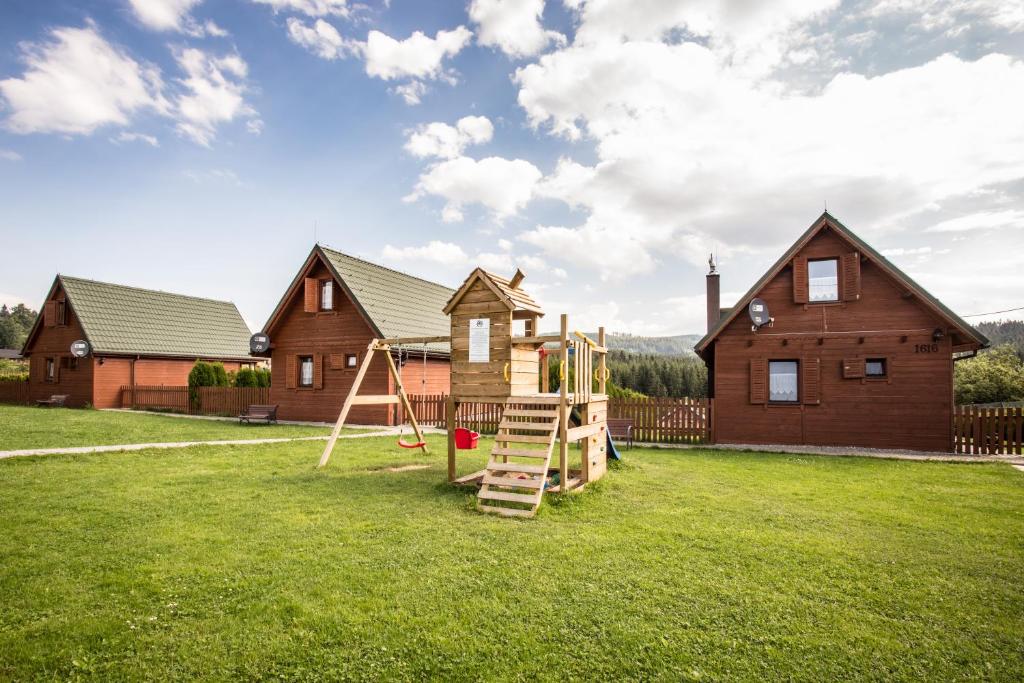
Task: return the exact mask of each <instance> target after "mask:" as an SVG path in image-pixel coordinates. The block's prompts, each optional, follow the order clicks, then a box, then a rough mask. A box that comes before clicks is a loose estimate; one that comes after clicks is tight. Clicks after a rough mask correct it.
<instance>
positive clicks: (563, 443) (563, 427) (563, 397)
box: [558, 313, 569, 493]
mask: <svg viewBox="0 0 1024 683" xmlns="http://www.w3.org/2000/svg"><path fill="white" fill-rule="evenodd" d="M561 322H562V324H561V334H560V336H561V341H560V342H559V343H560V345H561V348H560V349H559V354H558V357H559V359H560V361H561V364H560V365H559V366H558V367H559V368H564V369H565V376H564V377H562V378H561V379H560V381H559V382H558V395H559V401H558V479H559V481H558V490H559V491H560V492H562V493H565V492H566V490H567V489H568V484H569V441H568V439H569V435H568V431H569V386H568V385H569V316H568V315H566V314H565V313H563V314H562V317H561Z"/></svg>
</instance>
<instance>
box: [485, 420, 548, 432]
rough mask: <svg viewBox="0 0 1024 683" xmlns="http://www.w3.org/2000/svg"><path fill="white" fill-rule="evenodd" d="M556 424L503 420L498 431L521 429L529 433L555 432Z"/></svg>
mask: <svg viewBox="0 0 1024 683" xmlns="http://www.w3.org/2000/svg"><path fill="white" fill-rule="evenodd" d="M555 426H556V423H554V422H515V421H513V420H502V421H501V422H500V423H499V424H498V429H520V430H523V431H527V432H553V431H554V430H555Z"/></svg>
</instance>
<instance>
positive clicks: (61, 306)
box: [54, 301, 67, 325]
mask: <svg viewBox="0 0 1024 683" xmlns="http://www.w3.org/2000/svg"><path fill="white" fill-rule="evenodd" d="M66 309H67V304H66V302H64V301H58V302H57V307H56V310H55V314H54V315H55V317H56V323H55V324H57V325H67V316H66V314H65V310H66Z"/></svg>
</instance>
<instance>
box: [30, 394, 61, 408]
mask: <svg viewBox="0 0 1024 683" xmlns="http://www.w3.org/2000/svg"><path fill="white" fill-rule="evenodd" d="M67 400H68V394H53V395H52V396H50V398H41V399H38V400H37V401H36V405H37V406H41V407H43V408H63V407H64V403H65V402H66V401H67Z"/></svg>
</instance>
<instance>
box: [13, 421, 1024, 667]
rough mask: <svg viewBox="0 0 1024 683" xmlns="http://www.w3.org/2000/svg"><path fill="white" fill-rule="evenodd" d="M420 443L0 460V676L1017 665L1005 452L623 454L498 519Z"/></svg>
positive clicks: (1012, 492) (1021, 631)
mask: <svg viewBox="0 0 1024 683" xmlns="http://www.w3.org/2000/svg"><path fill="white" fill-rule="evenodd" d="M429 443H430V446H431V448H432V453H431V454H430V455H428V456H423V455H421V454H419V453H418V452H410V451H402V450H400V449H399V448H397V447H396V446H395V443H394V439H384V438H368V439H358V440H352V441H345V442H341V443H340V444H339V448H338V450H336V451H335V454H334V457H333V459H332V461H331V464H330V466H329V467H328V468H327V469H326V470H325V471H322V472H318V471H316V470H315V464H316V462H317V459H318V457H319V454H320V449H321V444H319V443H309V442H293V443H288V444H274V445H267V446H259V447H223V446H222V447H211V446H199V447H193V448H188V449H182V450H174V451H144V452H139V453H131V454H124V455H116V456H114V455H103V454H97V455H82V456H44V457H33V458H14V459H10V460H6V461H0V482H2V494H0V603H2V606H3V608H2V609H0V679H16V680H23V679H31V678H46V679H54V678H59V679H66V678H91V679H97V680H109V679H151V680H152V679H157V680H164V679H182V680H187V679H193V678H206V679H225V678H241V679H254V678H281V679H286V680H338V679H359V680H414V681H419V680H423V679H424V678H440V679H446V680H450V679H460V680H478V679H482V678H486V679H497V680H530V679H550V680H572V679H576V680H617V679H634V680H639V679H652V678H660V679H667V680H680V679H683V680H686V679H704V680H723V679H747V680H773V679H799V680H808V681H822V680H834V679H851V678H857V679H876V680H878V679H890V680H891V679H903V680H920V679H930V680H936V681H948V680H953V679H989V680H1006V681H1011V680H1021V679H1022V678H1024V590H1022V585H1021V574H1022V570H1024V474H1022V473H1021V472H1017V471H1015V470H1013V469H1012V468H1010V467H1009V466H1006V465H1002V464H978V465H962V464H961V465H957V464H943V463H919V462H898V461H883V460H872V459H858V458H825V457H814V456H791V455H768V454H764V455H755V454H744V453H724V452H714V451H703V452H701V451H668V450H645V449H635V450H632V451H626V452H625V457H626V461H625V462H624V463H623V464H622V465H621V466H618V467H616V468H614V469H613V470H612V471H610V472H609V474H608V476H607V477H606V478H605V479H604V480H602V481H601V482H598V483H597V484H595V485H593V486H591V487H588V489H587V490H585V491H584V492H582V493H580V494H578V495H572V496H568V497H566V498H564V499H558V500H553V499H552V498H551V497H549V498H548V499H547V500H546V501H545V504H544V505H543V506H542V508H541V510H540V513H539V515H538V517H537V518H536V519H533V520H514V519H502V518H496V517H491V516H485V515H481V514H478V513H476V512H475V511H473V509H472V508H473V498H472V496H471V494H470V493H468V492H467V491H465V490H461V489H454V488H451V487H448V486H447V485H445V484H444V483H442V482H443V479H444V471H445V467H444V460H445V458H444V447H443V444H444V442H443V437H439V436H431V437H429ZM481 446H482V450H481V451H478V452H477V453H476V454H475V455H472V456H468V457H464V458H462V459H460V471H469V470H470V469H471V468H472V467H474V466H479V465H480V464H481V463H482V462H483V459H484V455H485V454H486V452H487V449H488V448H489V443H487V442H483V443H482V444H481ZM414 463H422V464H429V465H430V467H429V468H427V469H422V470H408V471H402V472H388V471H386V469H383V468H386V467H389V466H396V465H405V464H414Z"/></svg>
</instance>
